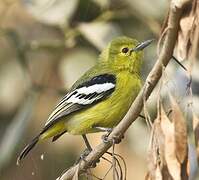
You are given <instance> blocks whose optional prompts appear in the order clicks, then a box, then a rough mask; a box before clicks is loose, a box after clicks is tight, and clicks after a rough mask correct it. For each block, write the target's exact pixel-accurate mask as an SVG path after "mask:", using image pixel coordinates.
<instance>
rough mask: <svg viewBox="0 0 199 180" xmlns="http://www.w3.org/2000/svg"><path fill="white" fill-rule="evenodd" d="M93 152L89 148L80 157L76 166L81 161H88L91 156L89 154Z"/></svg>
mask: <svg viewBox="0 0 199 180" xmlns="http://www.w3.org/2000/svg"><path fill="white" fill-rule="evenodd" d="M90 152H91V150H89V149H88V148H86V149H85V150H84V151H83V152H82V153H81V154H80V157H79V158H78V159H77V160H76V163H75V164H78V163H79V162H80V161H86V159H85V158H86V156H88V155H89V153H90Z"/></svg>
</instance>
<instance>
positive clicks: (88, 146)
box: [82, 134, 92, 152]
mask: <svg viewBox="0 0 199 180" xmlns="http://www.w3.org/2000/svg"><path fill="white" fill-rule="evenodd" d="M82 137H83V139H84V142H85V144H86V147H87V149H88V150H89V151H90V152H91V151H92V147H91V145H90V143H89V141H88V139H87V137H86V135H85V134H83V135H82Z"/></svg>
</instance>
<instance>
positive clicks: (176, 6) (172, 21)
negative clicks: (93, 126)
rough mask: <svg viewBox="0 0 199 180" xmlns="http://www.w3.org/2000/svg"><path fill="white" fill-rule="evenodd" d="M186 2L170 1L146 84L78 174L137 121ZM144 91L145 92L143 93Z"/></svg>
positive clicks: (168, 56)
mask: <svg viewBox="0 0 199 180" xmlns="http://www.w3.org/2000/svg"><path fill="white" fill-rule="evenodd" d="M187 2H188V0H181V1H179V0H178V1H175V0H172V1H171V5H170V13H169V18H168V30H167V33H166V35H165V40H164V43H163V47H162V49H161V52H160V55H159V57H158V60H157V62H156V64H155V65H154V67H153V69H152V70H151V72H150V74H149V76H148V77H147V79H146V83H145V85H144V87H143V88H142V90H141V91H140V93H139V95H138V96H137V98H136V99H135V101H134V103H133V104H132V106H131V108H130V109H129V111H128V113H127V114H126V116H125V117H124V118H123V120H122V121H121V122H120V123H119V124H118V125H117V126H116V127H115V128H114V130H113V132H112V133H111V134H110V135H109V137H108V142H106V143H104V142H102V143H101V144H99V145H98V146H96V147H95V148H94V149H93V150H92V152H90V154H89V155H88V156H87V157H86V158H85V160H86V161H84V162H82V163H81V164H80V166H79V174H81V173H82V172H83V170H85V169H87V168H89V166H90V164H93V163H94V162H96V161H97V160H98V159H99V158H100V157H102V156H103V154H104V153H106V152H107V150H108V149H109V148H110V147H111V146H112V142H113V140H112V139H114V138H115V137H121V136H122V135H123V134H124V133H125V132H126V130H127V129H128V128H129V126H130V125H131V124H132V123H133V122H134V121H135V120H136V119H137V117H138V116H139V114H140V112H141V111H142V108H143V96H144V95H145V99H146V100H147V99H148V97H149V96H150V94H151V92H152V91H153V89H154V88H155V86H156V84H157V83H158V81H159V79H160V77H161V75H162V65H164V66H167V64H168V63H169V60H170V59H171V57H172V55H173V49H174V46H175V43H176V39H177V35H178V29H179V20H180V17H181V14H182V10H183V8H184V5H185V4H186V3H187ZM144 90H145V91H144ZM76 166H77V165H75V166H73V167H71V168H70V169H69V170H68V171H67V172H65V173H64V174H63V175H62V176H61V177H60V178H59V180H66V179H72V177H73V176H74V174H75V169H76Z"/></svg>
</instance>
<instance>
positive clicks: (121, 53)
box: [100, 37, 152, 73]
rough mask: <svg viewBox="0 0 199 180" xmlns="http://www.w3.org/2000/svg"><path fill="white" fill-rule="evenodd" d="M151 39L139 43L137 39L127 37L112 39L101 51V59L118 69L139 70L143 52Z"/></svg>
mask: <svg viewBox="0 0 199 180" xmlns="http://www.w3.org/2000/svg"><path fill="white" fill-rule="evenodd" d="M151 42H152V40H147V41H144V42H142V43H139V42H138V41H137V40H135V39H132V38H128V37H118V38H115V39H113V40H112V41H111V42H110V43H109V44H108V46H107V47H106V48H105V49H104V50H103V51H102V54H101V56H100V60H101V61H106V62H108V63H109V64H110V65H111V66H113V67H115V68H118V69H122V68H123V69H125V68H126V69H128V70H130V71H133V72H137V73H139V72H140V68H141V65H142V58H143V52H142V50H143V49H144V48H145V47H147V46H148V45H149V44H150V43H151Z"/></svg>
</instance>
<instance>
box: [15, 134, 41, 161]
mask: <svg viewBox="0 0 199 180" xmlns="http://www.w3.org/2000/svg"><path fill="white" fill-rule="evenodd" d="M39 137H40V134H39V135H38V136H36V137H35V138H34V139H33V140H32V141H31V143H29V144H28V145H27V146H26V147H25V148H24V149H23V151H22V152H21V153H20V155H19V156H18V158H17V165H18V164H19V163H20V161H21V160H22V159H24V158H25V157H26V156H27V154H28V153H29V152H30V150H31V149H32V148H33V147H34V146H35V145H36V144H37V142H38V141H39Z"/></svg>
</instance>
